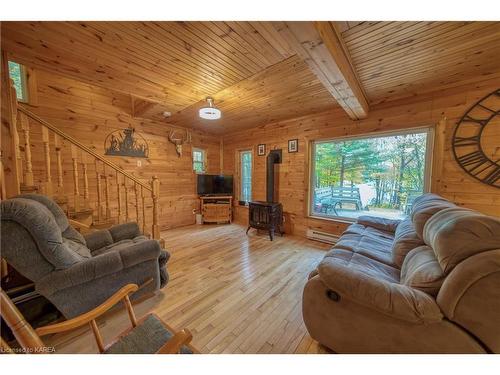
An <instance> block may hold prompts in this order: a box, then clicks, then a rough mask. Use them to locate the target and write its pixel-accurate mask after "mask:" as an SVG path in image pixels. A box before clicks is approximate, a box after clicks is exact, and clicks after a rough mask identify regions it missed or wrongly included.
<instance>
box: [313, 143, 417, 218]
mask: <svg viewBox="0 0 500 375" xmlns="http://www.w3.org/2000/svg"><path fill="white" fill-rule="evenodd" d="M426 139H427V134H426V133H415V134H405V135H397V136H385V137H379V138H365V139H354V140H342V141H333V142H322V143H317V144H316V145H315V182H314V184H315V188H321V187H326V186H351V185H357V184H369V185H371V186H373V188H374V189H375V192H376V197H375V198H374V199H373V200H372V202H370V205H372V206H374V207H381V208H398V209H399V208H401V207H402V205H403V204H405V203H406V201H407V199H411V198H412V197H413V196H414V195H418V194H421V193H422V192H423V187H424V166H425V149H426Z"/></svg>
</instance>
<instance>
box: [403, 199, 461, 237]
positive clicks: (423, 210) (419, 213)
mask: <svg viewBox="0 0 500 375" xmlns="http://www.w3.org/2000/svg"><path fill="white" fill-rule="evenodd" d="M450 207H456V205H455V204H453V203H452V202H450V201H448V200H446V199H444V198H442V197H440V196H439V195H436V194H424V195H422V196H420V197H418V198H417V199H415V201H414V202H413V206H412V210H411V215H410V216H411V221H412V222H413V227H414V229H415V232H416V233H417V235H418V237H420V239H423V238H424V226H425V224H426V223H427V221H428V220H429V219H430V218H431V217H432V216H433V215H434V214H435V213H437V212H439V211H441V210H444V209H446V208H450Z"/></svg>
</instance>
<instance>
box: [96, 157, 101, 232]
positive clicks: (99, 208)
mask: <svg viewBox="0 0 500 375" xmlns="http://www.w3.org/2000/svg"><path fill="white" fill-rule="evenodd" d="M95 176H96V179H97V184H96V187H97V207H96V208H97V221H98V222H99V223H100V222H102V186H101V173H100V172H99V162H98V160H97V159H96V160H95Z"/></svg>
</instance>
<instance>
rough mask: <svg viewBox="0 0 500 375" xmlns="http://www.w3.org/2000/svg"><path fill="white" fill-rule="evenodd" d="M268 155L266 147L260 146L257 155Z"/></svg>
mask: <svg viewBox="0 0 500 375" xmlns="http://www.w3.org/2000/svg"><path fill="white" fill-rule="evenodd" d="M265 154H266V145H264V144H260V145H258V146H257V155H259V156H264V155H265Z"/></svg>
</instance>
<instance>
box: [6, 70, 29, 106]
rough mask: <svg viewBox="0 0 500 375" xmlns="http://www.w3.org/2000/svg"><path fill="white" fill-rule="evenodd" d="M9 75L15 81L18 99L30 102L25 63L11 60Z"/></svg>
mask: <svg viewBox="0 0 500 375" xmlns="http://www.w3.org/2000/svg"><path fill="white" fill-rule="evenodd" d="M9 76H10V78H11V79H12V80H13V81H14V88H15V89H16V96H17V100H18V101H20V102H23V103H28V90H27V89H26V83H27V76H26V69H25V68H24V66H23V65H21V64H18V63H16V62H14V61H9Z"/></svg>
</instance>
